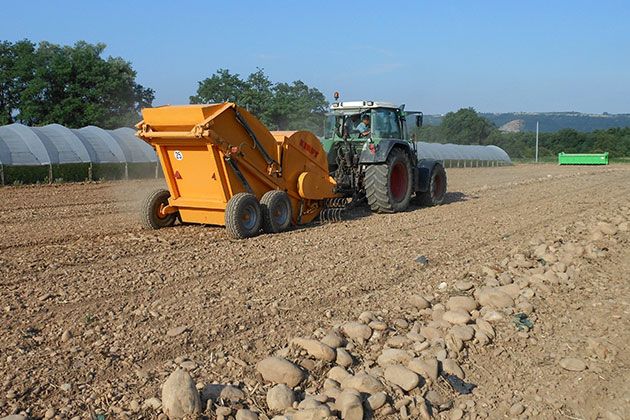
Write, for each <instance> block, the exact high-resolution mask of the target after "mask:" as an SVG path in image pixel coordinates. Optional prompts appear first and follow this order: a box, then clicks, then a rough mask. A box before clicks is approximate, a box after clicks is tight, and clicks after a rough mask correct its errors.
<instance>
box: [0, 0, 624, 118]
mask: <svg viewBox="0 0 630 420" xmlns="http://www.w3.org/2000/svg"><path fill="white" fill-rule="evenodd" d="M0 6H1V8H0V12H1V15H0V16H1V18H0V21H1V22H2V24H1V25H0V39H3V40H10V41H16V40H19V39H24V38H28V39H30V40H33V41H41V40H47V41H51V42H54V43H60V44H73V43H74V42H76V41H78V40H86V41H88V42H93V43H96V42H104V43H106V44H107V45H108V48H107V49H106V51H105V53H106V55H113V56H121V57H124V58H125V59H127V60H128V61H130V62H131V63H132V64H133V67H134V68H135V69H136V71H137V72H138V81H139V82H140V83H141V84H143V85H145V86H149V87H152V88H153V89H155V92H156V101H155V104H164V103H171V104H176V103H187V101H188V97H189V96H190V95H192V94H194V92H195V90H196V88H197V82H198V81H199V80H202V79H204V78H205V77H208V76H210V75H211V74H213V73H214V72H215V71H216V70H217V69H219V68H228V69H230V70H231V71H233V72H236V73H240V74H241V75H243V76H246V75H248V74H249V73H251V72H253V71H255V70H256V67H261V68H263V69H264V70H265V72H266V73H267V74H268V75H269V76H270V78H271V80H272V81H274V82H277V81H282V82H290V81H293V80H296V79H301V80H303V81H304V82H306V83H307V84H309V85H311V86H315V87H317V88H319V89H320V90H321V91H322V92H324V93H325V94H326V96H327V97H328V98H329V99H330V97H331V96H332V92H333V91H335V90H339V91H340V92H341V93H342V98H343V99H345V100H351V99H380V100H388V101H392V102H396V103H406V104H407V109H411V108H413V109H419V110H423V111H425V113H444V112H448V111H451V110H456V109H458V108H460V107H468V106H472V107H474V108H475V109H477V110H478V111H487V112H502V111H582V112H593V113H601V112H604V111H607V112H611V113H627V112H630V1H628V0H619V1H579V0H574V1H560V0H558V1H554V0H546V1H537V0H536V1H511V0H502V1H456V0H453V1H427V2H424V1H422V2H420V1H417V2H411V1H396V2H393V1H387V0H380V1H367V0H363V1H350V0H346V1H328V2H326V1H304V2H298V1H264V0H258V1H254V0H252V1H238V0H235V1H210V0H208V1H186V0H181V1H170V2H167V1H159V0H154V1H141V0H129V1H119V0H115V1H91V0H90V1H87V0H84V1H76V0H75V1H64V0H58V1H50V0H48V1H42V0H28V1H18V0H0Z"/></svg>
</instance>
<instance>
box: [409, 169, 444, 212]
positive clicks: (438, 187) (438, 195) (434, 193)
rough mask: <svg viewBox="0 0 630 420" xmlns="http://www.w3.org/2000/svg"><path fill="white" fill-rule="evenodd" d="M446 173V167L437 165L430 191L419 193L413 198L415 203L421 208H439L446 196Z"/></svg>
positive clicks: (433, 172) (432, 173) (430, 183)
mask: <svg viewBox="0 0 630 420" xmlns="http://www.w3.org/2000/svg"><path fill="white" fill-rule="evenodd" d="M446 186H447V179H446V171H445V170H444V166H442V165H441V164H439V163H438V164H436V165H435V166H434V167H433V170H432V171H431V180H430V181H429V191H427V192H417V193H416V195H415V196H414V198H413V203H414V204H417V205H419V206H425V207H430V206H439V205H440V204H442V202H443V201H444V196H446Z"/></svg>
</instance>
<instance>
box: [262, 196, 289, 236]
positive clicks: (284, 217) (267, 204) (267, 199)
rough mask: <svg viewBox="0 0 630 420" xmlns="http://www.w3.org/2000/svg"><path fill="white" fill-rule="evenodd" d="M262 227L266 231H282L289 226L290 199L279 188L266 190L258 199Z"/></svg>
mask: <svg viewBox="0 0 630 420" xmlns="http://www.w3.org/2000/svg"><path fill="white" fill-rule="evenodd" d="M260 207H261V210H262V228H263V230H264V231H265V232H267V233H279V232H284V231H285V230H287V229H288V228H289V226H291V201H290V200H289V195H288V194H287V193H286V192H284V191H280V190H272V191H267V192H266V193H265V195H263V196H262V198H261V199H260Z"/></svg>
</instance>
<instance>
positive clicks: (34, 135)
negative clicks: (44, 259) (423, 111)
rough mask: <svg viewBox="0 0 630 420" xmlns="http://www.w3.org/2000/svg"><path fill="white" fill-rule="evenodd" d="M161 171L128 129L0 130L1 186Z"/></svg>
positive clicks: (458, 150) (495, 152) (480, 156)
mask: <svg viewBox="0 0 630 420" xmlns="http://www.w3.org/2000/svg"><path fill="white" fill-rule="evenodd" d="M416 145H417V150H418V156H419V157H420V158H431V159H435V160H439V161H441V162H443V164H444V166H445V167H447V168H453V167H464V168H465V167H477V166H503V165H511V164H512V161H511V160H510V157H509V156H508V154H507V153H505V151H504V150H503V149H501V148H499V147H497V146H469V145H459V144H439V143H424V142H416ZM161 170H162V169H161V167H160V165H159V162H158V161H157V156H156V154H155V151H154V150H153V148H152V147H151V146H149V145H148V144H147V143H145V142H144V141H141V140H140V139H138V138H137V137H136V136H135V131H134V130H133V129H132V128H126V127H125V128H117V129H115V130H104V129H102V128H98V127H94V126H88V127H83V128H79V129H70V128H67V127H64V126H62V125H59V124H50V125H46V126H43V127H27V126H25V125H22V124H10V125H5V126H0V185H12V184H22V183H24V184H27V183H44V182H48V183H52V182H62V181H86V180H101V179H129V178H149V177H151V178H154V177H159V176H161Z"/></svg>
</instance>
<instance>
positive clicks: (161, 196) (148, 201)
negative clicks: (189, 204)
mask: <svg viewBox="0 0 630 420" xmlns="http://www.w3.org/2000/svg"><path fill="white" fill-rule="evenodd" d="M170 196H171V193H170V192H169V191H168V190H165V189H162V188H160V189H158V190H155V191H152V192H151V193H150V194H149V195H148V196H147V197H146V198H145V199H144V202H143V203H142V210H141V214H140V216H141V221H142V225H143V226H144V227H145V228H147V229H160V228H163V227H170V226H173V225H174V224H175V220H176V219H177V216H178V214H179V213H171V214H167V215H166V216H162V215H160V209H161V208H162V207H164V206H168V198H169V197H170Z"/></svg>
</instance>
